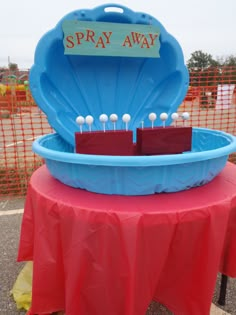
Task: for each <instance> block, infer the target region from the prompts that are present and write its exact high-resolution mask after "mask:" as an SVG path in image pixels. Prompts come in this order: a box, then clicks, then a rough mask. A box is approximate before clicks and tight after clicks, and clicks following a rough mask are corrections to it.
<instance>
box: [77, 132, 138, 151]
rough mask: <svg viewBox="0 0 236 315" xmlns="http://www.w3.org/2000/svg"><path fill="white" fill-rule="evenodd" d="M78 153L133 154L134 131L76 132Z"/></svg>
mask: <svg viewBox="0 0 236 315" xmlns="http://www.w3.org/2000/svg"><path fill="white" fill-rule="evenodd" d="M75 149H76V153H81V154H96V155H133V154H134V145H133V132H132V131H130V130H128V131H125V130H116V131H114V130H108V131H105V132H104V131H91V132H83V133H80V132H76V133H75Z"/></svg>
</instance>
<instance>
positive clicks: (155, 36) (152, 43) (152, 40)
mask: <svg viewBox="0 0 236 315" xmlns="http://www.w3.org/2000/svg"><path fill="white" fill-rule="evenodd" d="M149 36H150V38H151V44H150V45H151V46H153V45H154V41H155V39H156V38H157V36H158V35H157V34H154V36H152V34H149Z"/></svg>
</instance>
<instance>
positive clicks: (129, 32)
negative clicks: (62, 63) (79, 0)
mask: <svg viewBox="0 0 236 315" xmlns="http://www.w3.org/2000/svg"><path fill="white" fill-rule="evenodd" d="M62 29H63V32H64V40H63V43H64V48H65V51H64V53H65V54H66V55H96V56H126V57H151V58H158V57H160V55H159V49H160V40H159V37H160V30H159V28H158V27H157V26H154V25H142V24H123V23H106V22H88V21H70V20H65V21H64V22H63V24H62Z"/></svg>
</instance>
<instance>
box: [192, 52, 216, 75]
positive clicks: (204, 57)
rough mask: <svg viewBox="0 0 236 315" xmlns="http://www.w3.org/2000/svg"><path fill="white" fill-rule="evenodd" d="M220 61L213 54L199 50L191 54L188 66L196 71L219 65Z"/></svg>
mask: <svg viewBox="0 0 236 315" xmlns="http://www.w3.org/2000/svg"><path fill="white" fill-rule="evenodd" d="M218 65H219V63H218V62H217V61H216V60H214V59H213V57H212V55H210V54H207V53H204V52H202V51H201V50H197V51H195V52H193V53H192V54H191V57H190V59H189V60H188V62H187V67H188V68H189V69H193V70H194V71H197V70H198V71H203V70H205V69H207V68H209V67H214V66H218Z"/></svg>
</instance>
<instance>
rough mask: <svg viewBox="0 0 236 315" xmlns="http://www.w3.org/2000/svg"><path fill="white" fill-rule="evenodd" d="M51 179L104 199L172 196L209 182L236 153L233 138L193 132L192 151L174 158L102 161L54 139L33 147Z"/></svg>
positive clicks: (199, 130)
mask: <svg viewBox="0 0 236 315" xmlns="http://www.w3.org/2000/svg"><path fill="white" fill-rule="evenodd" d="M33 151H34V152H36V153H37V154H39V155H40V156H42V157H43V158H44V159H45V161H46V165H47V167H48V169H49V171H50V173H51V174H52V176H53V177H55V178H56V179H58V180H59V181H61V182H62V183H64V184H66V185H68V186H72V187H76V188H82V189H86V190H89V191H92V192H96V193H102V194H118V195H148V194H154V193H161V192H176V191H181V190H186V189H189V188H191V187H195V186H201V185H203V184H206V183H208V182H210V181H211V180H212V179H213V178H214V177H215V176H216V175H217V174H218V173H219V172H220V171H221V170H222V169H223V168H224V166H225V164H226V162H227V159H228V155H229V154H230V153H232V152H234V151H236V138H235V137H234V136H232V135H230V134H227V133H225V132H221V131H218V130H210V129H204V128H193V142H192V151H191V152H186V153H183V154H174V155H159V156H157V155H155V156H131V157H130V156H129V157H127V156H104V155H100V156H98V155H87V154H74V147H73V145H70V144H69V143H67V142H66V141H65V140H64V139H62V138H61V137H60V136H59V135H58V134H56V133H55V134H49V135H46V136H42V137H41V138H39V139H37V140H35V141H34V143H33Z"/></svg>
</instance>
